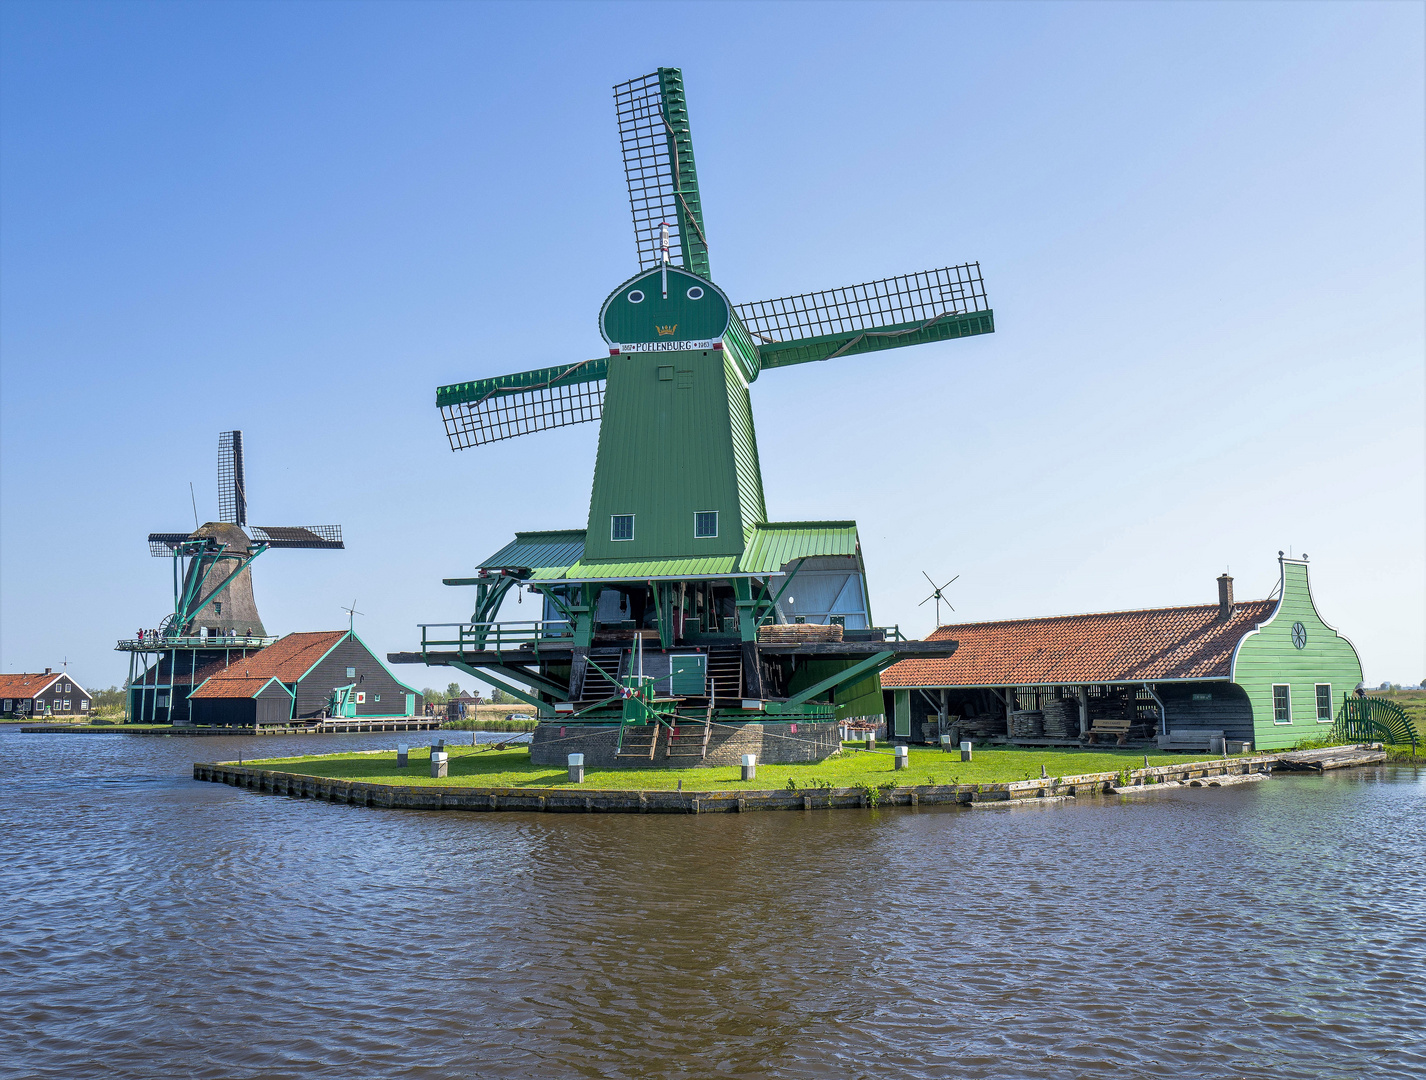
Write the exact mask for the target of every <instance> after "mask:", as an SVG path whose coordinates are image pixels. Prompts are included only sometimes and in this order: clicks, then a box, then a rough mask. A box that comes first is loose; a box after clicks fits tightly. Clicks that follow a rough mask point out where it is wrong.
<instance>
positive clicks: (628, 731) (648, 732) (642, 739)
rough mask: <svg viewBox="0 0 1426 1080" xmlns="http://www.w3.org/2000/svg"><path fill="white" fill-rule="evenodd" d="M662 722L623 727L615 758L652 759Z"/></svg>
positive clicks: (657, 745) (656, 748)
mask: <svg viewBox="0 0 1426 1080" xmlns="http://www.w3.org/2000/svg"><path fill="white" fill-rule="evenodd" d="M661 730H663V725H662V724H632V725H629V726H626V727H625V728H624V733H623V735H624V737H623V739H622V741H621V742H620V744H619V752H618V753H617V754H615V755H614V758H615V760H618V761H622V760H626V759H627V760H631V761H653V759H654V752H655V751H657V750H658V748H659V732H660V731H661Z"/></svg>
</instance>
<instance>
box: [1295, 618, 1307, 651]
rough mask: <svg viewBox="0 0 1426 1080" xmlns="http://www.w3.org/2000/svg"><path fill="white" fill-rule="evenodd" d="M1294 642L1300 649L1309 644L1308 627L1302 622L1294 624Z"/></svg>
mask: <svg viewBox="0 0 1426 1080" xmlns="http://www.w3.org/2000/svg"><path fill="white" fill-rule="evenodd" d="M1292 643H1293V645H1294V646H1296V647H1297V648H1299V649H1300V648H1302V647H1303V646H1304V645H1306V644H1307V627H1305V626H1303V625H1302V624H1301V623H1300V622H1295V623H1293V624H1292Z"/></svg>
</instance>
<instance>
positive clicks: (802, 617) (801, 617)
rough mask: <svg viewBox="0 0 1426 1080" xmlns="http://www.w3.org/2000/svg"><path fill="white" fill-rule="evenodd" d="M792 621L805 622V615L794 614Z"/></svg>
mask: <svg viewBox="0 0 1426 1080" xmlns="http://www.w3.org/2000/svg"><path fill="white" fill-rule="evenodd" d="M792 621H793V622H795V623H805V622H806V621H807V616H806V615H794V616H793V617H792Z"/></svg>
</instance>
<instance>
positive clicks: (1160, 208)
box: [0, 2, 1426, 686]
mask: <svg viewBox="0 0 1426 1080" xmlns="http://www.w3.org/2000/svg"><path fill="white" fill-rule="evenodd" d="M0 31H3V38H2V39H0V49H3V52H0V364H3V369H0V395H3V398H0V417H3V432H0V437H3V443H2V444H0V453H3V457H0V470H3V471H0V530H3V532H0V548H3V551H0V560H3V561H2V562H0V602H2V603H3V606H0V620H2V621H0V669H3V670H9V671H14V670H26V669H28V670H33V669H35V668H39V667H43V666H46V665H49V666H54V665H56V664H58V663H59V661H60V660H61V659H62V658H64V657H66V656H67V657H68V658H69V661H70V667H71V670H72V671H73V672H74V674H75V675H76V677H78V678H79V679H80V680H81V681H86V682H88V683H89V684H90V685H91V686H95V685H108V684H111V683H114V682H116V681H119V680H120V679H121V678H122V676H123V674H124V670H125V667H124V660H123V657H122V656H121V655H120V654H117V653H115V652H113V651H112V650H113V642H114V640H115V639H116V638H118V637H119V636H121V635H125V634H129V633H131V632H132V631H134V630H135V629H136V628H138V627H139V626H152V625H155V624H156V623H157V622H158V621H159V620H160V619H161V618H162V616H163V614H164V613H165V611H167V610H168V609H169V604H170V601H171V596H170V584H169V567H168V565H167V564H166V563H165V562H163V561H159V560H154V559H150V558H149V557H148V554H147V550H146V547H145V544H144V536H145V534H146V533H148V532H149V531H150V530H170V529H184V528H188V527H190V526H191V524H192V521H193V514H192V510H191V508H190V504H189V490H188V485H189V482H190V481H192V482H193V484H194V485H195V488H196V491H197V496H198V512H199V515H200V517H201V518H203V519H204V520H208V519H211V518H214V517H216V514H217V507H216V494H215V479H214V471H215V457H216V440H217V433H218V432H219V431H220V430H224V429H227V428H233V427H240V428H242V429H243V430H244V431H245V432H246V433H247V440H248V470H249V478H248V487H249V493H250V506H251V511H250V519H251V520H252V521H254V522H256V523H258V524H262V523H273V524H309V523H318V524H321V523H328V522H336V523H340V524H341V525H343V526H344V528H345V532H346V538H347V542H348V550H346V551H345V552H340V553H326V552H272V553H269V554H267V555H265V556H263V557H262V559H261V560H260V561H259V562H258V563H257V565H256V567H255V571H256V578H255V580H256V588H257V596H258V602H259V605H260V607H261V609H262V611H263V613H264V618H265V619H266V621H267V624H268V626H269V627H270V628H271V629H273V630H274V631H278V632H286V631H290V630H312V629H322V628H331V627H336V626H340V625H343V624H344V623H345V619H346V616H345V615H344V614H343V612H342V611H341V606H342V605H345V604H350V603H351V601H352V599H353V597H355V598H356V601H357V606H358V607H359V608H360V609H361V610H362V611H363V612H365V613H366V614H365V615H364V616H362V617H361V618H359V619H358V622H357V625H358V629H359V631H360V632H361V633H362V634H363V635H364V636H365V637H366V639H367V640H368V641H369V642H370V643H371V644H372V645H373V646H374V647H375V648H377V649H378V650H379V651H381V652H383V653H384V652H385V651H387V650H390V649H398V648H405V647H409V646H410V645H411V644H412V643H413V641H415V640H416V630H415V627H416V624H417V623H418V622H422V621H432V622H435V621H454V620H458V619H460V618H464V617H468V615H469V613H470V606H471V600H470V597H469V590H458V589H451V588H447V587H444V586H442V585H441V584H440V579H441V577H442V576H453V575H459V574H463V573H466V572H468V571H469V570H470V568H471V567H472V565H473V564H474V563H475V561H476V560H477V559H479V558H481V557H483V556H485V555H488V554H490V553H491V552H493V551H495V550H496V549H497V548H499V547H500V546H501V545H502V544H504V543H505V542H506V541H507V540H508V539H509V538H510V535H511V534H512V533H513V532H514V531H515V530H516V529H530V528H569V527H582V526H583V525H584V522H585V517H586V514H587V508H588V498H589V482H590V477H591V472H592V462H593V452H594V444H595V438H596V435H597V430H596V428H595V426H594V425H584V426H583V427H578V428H573V429H568V430H565V431H561V432H555V433H550V434H546V435H542V436H535V437H532V438H526V439H521V440H515V441H511V442H508V443H504V444H500V445H498V446H496V447H492V448H488V449H484V450H479V451H466V452H463V453H461V454H453V453H452V452H451V451H450V450H449V449H448V447H447V444H446V442H445V439H444V436H443V433H442V428H441V424H440V421H439V416H438V414H437V412H436V410H435V407H434V392H435V388H436V386H438V385H440V384H442V383H448V382H454V381H458V380H462V379H468V378H475V377H480V376H485V375H492V374H500V373H504V372H507V371H519V370H523V369H526V368H531V367H539V366H544V365H547V364H553V363H558V362H565V361H572V360H579V359H584V358H586V357H589V356H594V355H597V354H598V353H599V351H600V345H601V343H600V340H599V336H598V333H597V332H596V329H595V316H596V314H597V311H598V307H599V303H600V301H601V300H602V298H603V297H604V295H605V294H606V293H607V292H608V290H609V289H610V288H612V287H613V286H614V285H615V284H617V283H618V282H619V281H621V280H622V279H623V278H624V277H626V276H627V275H628V274H629V273H631V272H632V270H633V269H634V268H635V266H636V264H635V259H634V248H633V242H632V238H631V229H630V225H629V221H628V204H627V201H626V198H625V194H624V188H623V177H622V173H621V170H620V165H619V156H618V145H617V142H616V140H615V134H614V120H613V105H612V101H611V96H610V87H611V86H612V85H613V84H614V83H615V82H619V81H622V80H624V79H627V78H630V77H632V76H636V75H641V74H644V73H646V72H649V71H652V70H653V69H654V68H656V67H658V66H659V65H673V66H680V67H682V68H683V70H684V77H685V81H686V85H687V89H688V94H689V103H690V114H691V120H692V127H693V135H694V142H695V146H696V149H697V155H698V164H699V173H700V177H701V181H702V187H703V192H704V206H705V208H706V217H707V228H708V234H709V241H710V246H711V262H712V267H713V272H714V276H715V278H716V279H717V280H718V281H719V283H720V284H721V285H723V286H724V288H726V289H727V290H728V291H729V292H730V293H731V294H732V296H733V297H734V299H735V300H740V301H741V300H751V299H761V298H764V297H771V296H779V295H783V294H785V293H788V292H793V291H800V290H804V289H814V288H819V287H827V286H835V285H841V284H847V283H852V282H857V281H863V280H867V279H870V278H876V277H882V276H886V275H890V274H894V273H899V272H905V271H910V270H918V269H924V268H927V267H933V266H942V265H946V264H948V263H954V262H961V261H965V260H971V259H975V260H979V261H980V263H981V265H982V267H983V268H984V273H985V279H986V284H987V288H988V290H989V292H990V297H991V301H992V304H993V306H994V308H995V311H996V323H997V327H998V331H997V333H995V334H994V335H992V336H989V337H985V338H977V339H973V340H970V341H963V342H952V343H947V344H944V345H936V346H924V347H921V348H918V349H907V350H901V351H896V352H892V353H890V354H885V355H884V356H879V357H877V358H875V359H860V358H858V359H851V360H844V361H834V362H831V363H827V364H820V365H811V366H805V367H796V368H791V369H786V370H781V371H773V372H769V373H768V374H766V375H764V376H763V378H762V379H760V380H759V381H758V382H757V383H756V384H755V386H754V410H755V415H756V420H757V424H758V434H759V440H760V448H761V452H762V460H763V468H764V474H765V478H766V484H767V497H768V507H769V512H770V514H771V516H772V517H774V518H775V519H782V520H795V519H802V518H848V517H851V518H856V519H857V521H858V522H859V523H860V527H861V536H862V542H863V548H864V551H865V555H866V559H867V563H868V566H869V572H870V585H871V595H872V603H873V614H874V616H875V618H876V619H877V621H879V622H886V623H891V622H897V623H900V624H901V625H902V627H903V629H905V630H907V631H909V632H912V633H916V634H920V633H924V632H926V631H927V630H929V629H930V624H931V606H930V605H926V606H924V607H918V606H917V603H918V601H919V600H920V599H921V598H922V597H923V596H924V595H925V592H926V589H925V587H924V585H925V583H924V580H923V579H922V577H921V571H922V570H926V571H928V572H930V573H931V574H932V576H934V577H936V578H938V579H944V578H948V577H950V576H951V575H953V574H957V573H958V574H960V575H961V577H960V580H959V581H958V582H957V583H956V584H955V586H954V587H953V589H952V596H953V599H954V602H955V605H956V613H955V616H954V617H955V618H956V619H963V620H980V619H996V618H1003V617H1015V616H1024V615H1039V614H1054V613H1062V612H1075V611H1094V610H1105V609H1113V608H1123V607H1140V606H1160V605H1170V604H1177V603H1193V602H1209V601H1211V600H1213V599H1215V595H1216V594H1215V587H1214V583H1213V579H1214V578H1215V577H1216V576H1217V575H1218V574H1219V573H1221V572H1222V571H1223V569H1224V568H1225V567H1230V568H1231V570H1232V573H1233V574H1234V575H1235V577H1236V578H1237V588H1238V595H1239V596H1240V597H1245V598H1251V597H1260V596H1264V595H1266V594H1267V592H1268V591H1269V590H1270V589H1271V588H1272V587H1273V585H1274V583H1275V578H1276V555H1277V552H1278V550H1279V549H1280V548H1281V549H1291V550H1292V551H1294V552H1296V553H1299V554H1300V553H1301V552H1302V551H1303V550H1306V551H1307V552H1309V553H1310V554H1311V557H1312V565H1313V568H1314V570H1313V583H1314V587H1315V590H1316V595H1317V599H1318V602H1319V606H1320V607H1321V609H1322V611H1323V613H1324V615H1325V617H1326V618H1327V620H1328V621H1329V622H1332V623H1333V624H1335V625H1336V626H1338V627H1340V628H1341V629H1342V630H1343V631H1344V632H1345V633H1347V634H1348V635H1349V636H1350V637H1351V638H1352V639H1353V640H1354V641H1355V643H1356V644H1357V646H1358V647H1359V649H1360V650H1361V652H1362V656H1363V660H1364V663H1365V666H1366V671H1367V677H1368V679H1369V680H1371V681H1379V680H1381V679H1386V678H1391V679H1397V680H1419V679H1421V678H1422V677H1426V626H1424V625H1423V624H1426V614H1423V612H1426V568H1424V567H1423V562H1426V555H1423V551H1426V507H1423V503H1426V495H1423V491H1426V476H1423V408H1426V388H1423V350H1426V337H1424V335H1423V322H1424V321H1426V314H1423V295H1426V273H1423V235H1424V234H1423V190H1426V178H1423V130H1426V116H1423V100H1426V79H1424V78H1423V70H1424V69H1423V40H1426V26H1423V7H1422V5H1421V4H1414V3H1393V4H1375V5H1374V4H1361V5H1338V4H1329V3H1316V4H1282V5H1276V4H1274V5H1255V4H1248V3H1234V4H1211V3H1194V4H1171V3H1158V4H1101V5H1074V4H1066V5H1053V4H1029V3H1024V4H989V5H978V4H945V5H937V4H924V3H923V4H913V5H872V4H862V5H859V4H837V5H829V6H818V5H815V4H792V5H785V6H784V5H735V4H721V5H720V4H688V5H675V4H632V5H623V4H614V5H601V4H592V3H586V4H576V5H558V4H543V5H539V4H529V5H512V6H504V5H498V4H432V5H422V4H413V3H403V4H371V5H362V4H310V5H304V4H258V3H248V4H220V3H209V4H143V3H124V4H84V3H71V4H51V3H46V4H38V5H27V4H23V3H14V2H11V3H7V4H5V5H3V6H0ZM533 614H534V612H533V610H531V608H530V605H529V604H526V605H525V606H524V607H523V608H521V607H516V606H513V605H512V607H511V610H510V611H509V612H508V613H507V617H516V616H518V615H526V616H532V615H533ZM403 677H408V678H410V679H411V680H412V681H415V682H416V684H417V685H418V686H420V685H427V684H441V685H443V684H444V682H445V681H446V680H445V678H444V677H443V673H438V672H435V671H432V672H430V673H427V672H425V671H423V670H420V669H405V671H404V675H403Z"/></svg>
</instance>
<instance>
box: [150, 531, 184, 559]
mask: <svg viewBox="0 0 1426 1080" xmlns="http://www.w3.org/2000/svg"><path fill="white" fill-rule="evenodd" d="M192 537H193V534H192V533H149V554H150V555H152V556H153V557H154V558H155V559H166V558H168V557H169V556H170V555H172V554H173V549H174V548H176V547H177V546H178V545H179V544H181V543H183V542H184V541H185V540H190V539H192Z"/></svg>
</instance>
